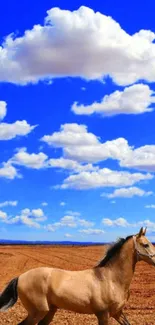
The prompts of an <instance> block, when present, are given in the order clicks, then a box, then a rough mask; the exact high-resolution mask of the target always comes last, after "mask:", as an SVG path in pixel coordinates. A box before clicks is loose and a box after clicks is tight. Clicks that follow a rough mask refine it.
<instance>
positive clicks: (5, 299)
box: [0, 278, 18, 311]
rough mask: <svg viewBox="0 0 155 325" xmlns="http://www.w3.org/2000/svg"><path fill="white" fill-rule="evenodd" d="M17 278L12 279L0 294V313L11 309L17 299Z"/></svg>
mask: <svg viewBox="0 0 155 325" xmlns="http://www.w3.org/2000/svg"><path fill="white" fill-rule="evenodd" d="M17 285H18V278H14V279H12V280H11V281H10V282H9V284H8V285H7V287H6V288H5V289H4V291H3V292H2V293H1V294H0V311H5V310H7V309H8V308H10V307H12V306H13V305H14V304H15V303H16V302H17V299H18V292H17Z"/></svg>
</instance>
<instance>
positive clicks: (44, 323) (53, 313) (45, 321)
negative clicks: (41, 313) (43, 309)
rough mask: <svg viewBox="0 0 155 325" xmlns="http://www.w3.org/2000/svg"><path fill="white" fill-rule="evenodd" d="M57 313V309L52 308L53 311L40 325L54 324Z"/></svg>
mask: <svg viewBox="0 0 155 325" xmlns="http://www.w3.org/2000/svg"><path fill="white" fill-rule="evenodd" d="M56 311H57V307H55V306H52V309H51V310H50V311H49V312H48V313H47V315H46V316H45V317H44V318H43V319H42V320H41V321H40V322H39V323H38V325H48V324H50V322H52V320H53V317H54V315H55V313H56Z"/></svg>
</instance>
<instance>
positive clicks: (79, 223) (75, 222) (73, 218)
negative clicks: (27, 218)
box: [45, 211, 94, 231]
mask: <svg viewBox="0 0 155 325" xmlns="http://www.w3.org/2000/svg"><path fill="white" fill-rule="evenodd" d="M71 212H72V211H71ZM92 226H94V222H92V221H89V220H85V219H81V218H79V213H77V212H75V213H74V212H73V214H72V215H65V216H64V217H62V218H61V219H60V220H59V221H57V222H54V223H53V224H50V225H48V227H46V226H45V228H46V229H47V230H48V231H55V230H56V229H59V228H66V227H67V228H77V227H86V228H87V227H92Z"/></svg>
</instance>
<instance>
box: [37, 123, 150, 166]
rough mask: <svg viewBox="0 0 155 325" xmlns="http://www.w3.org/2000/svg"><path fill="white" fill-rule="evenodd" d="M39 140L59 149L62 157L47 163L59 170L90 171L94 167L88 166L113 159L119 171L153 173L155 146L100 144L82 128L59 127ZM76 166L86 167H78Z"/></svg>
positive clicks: (118, 142) (121, 141) (120, 142)
mask: <svg viewBox="0 0 155 325" xmlns="http://www.w3.org/2000/svg"><path fill="white" fill-rule="evenodd" d="M42 140H43V141H45V142H47V143H48V144H49V145H50V146H53V147H59V148H62V150H63V156H64V157H63V158H60V160H57V159H54V160H51V163H52V164H53V165H54V164H55V165H59V166H60V165H61V166H62V168H65V167H66V168H68V169H69V168H70V169H71V168H73V167H75V168H77V170H78V171H80V170H82V169H83V170H84V169H85V170H91V169H92V170H93V168H96V169H97V168H98V167H94V166H92V165H91V164H92V163H98V162H101V161H104V160H107V159H113V160H117V161H118V162H119V164H120V166H121V167H126V168H135V169H137V170H143V171H149V172H154V171H155V145H145V146H141V147H139V148H134V147H133V146H130V145H129V143H128V141H127V140H126V139H124V138H117V139H114V140H111V141H106V142H101V139H100V138H99V137H97V136H96V135H95V134H93V133H91V132H88V130H87V126H86V125H78V124H76V123H73V124H65V125H61V128H60V131H59V132H54V133H53V134H52V135H47V136H44V137H43V138H42ZM77 162H79V163H82V164H84V163H85V164H87V165H82V167H81V166H79V165H77Z"/></svg>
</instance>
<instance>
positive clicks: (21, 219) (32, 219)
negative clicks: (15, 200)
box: [5, 208, 47, 228]
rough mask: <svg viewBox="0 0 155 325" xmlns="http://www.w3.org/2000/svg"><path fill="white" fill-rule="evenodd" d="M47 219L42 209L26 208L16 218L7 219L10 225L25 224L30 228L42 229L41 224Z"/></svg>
mask: <svg viewBox="0 0 155 325" xmlns="http://www.w3.org/2000/svg"><path fill="white" fill-rule="evenodd" d="M46 219H47V217H46V216H45V215H44V212H43V210H42V209H40V208H38V209H32V210H30V209H29V208H25V209H23V210H21V213H20V214H19V215H17V216H15V217H11V218H7V219H6V221H5V222H6V223H8V224H23V225H26V226H29V227H34V228H40V227H41V225H40V222H42V221H45V220H46Z"/></svg>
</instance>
